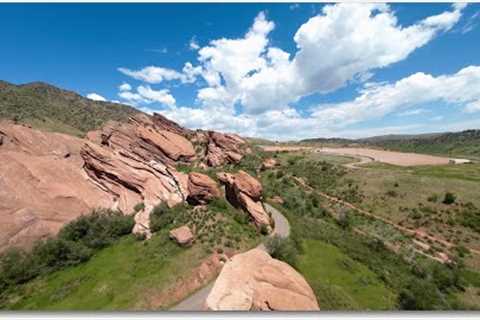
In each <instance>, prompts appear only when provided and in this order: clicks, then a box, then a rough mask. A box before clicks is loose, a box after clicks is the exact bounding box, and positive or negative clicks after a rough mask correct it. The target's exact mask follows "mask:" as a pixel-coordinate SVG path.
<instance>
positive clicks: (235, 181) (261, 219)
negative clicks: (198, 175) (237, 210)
mask: <svg viewBox="0 0 480 320" xmlns="http://www.w3.org/2000/svg"><path fill="white" fill-rule="evenodd" d="M217 177H218V179H219V180H220V182H222V183H223V184H224V185H225V194H226V197H227V200H228V201H229V202H230V203H231V204H232V205H233V206H235V207H241V208H242V209H243V210H245V211H247V212H248V213H249V214H250V216H251V217H252V219H253V221H254V222H255V224H256V225H257V226H259V227H261V226H267V228H269V229H270V227H271V219H270V216H269V215H268V214H267V212H266V211H265V209H264V208H263V205H262V202H261V201H260V200H261V197H262V185H261V184H260V182H259V181H258V180H257V179H255V178H254V177H252V176H250V175H249V174H248V173H246V172H245V171H239V172H237V173H235V174H231V173H224V172H222V173H219V174H218V175H217Z"/></svg>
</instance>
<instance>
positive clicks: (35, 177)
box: [0, 122, 114, 251]
mask: <svg viewBox="0 0 480 320" xmlns="http://www.w3.org/2000/svg"><path fill="white" fill-rule="evenodd" d="M0 137H2V141H3V143H2V144H1V145H0V251H3V250H4V249H6V248H7V247H8V246H19V247H29V246H30V245H31V244H32V243H33V242H34V241H35V240H37V239H40V238H42V237H45V236H47V235H51V234H55V233H57V232H58V230H59V229H60V228H61V227H62V226H63V225H64V224H65V223H66V222H69V221H71V220H73V219H75V218H76V217H78V216H79V215H81V214H82V213H86V212H89V211H90V210H91V209H93V208H96V207H105V208H111V207H112V206H113V205H114V199H113V197H112V195H111V194H110V193H108V192H105V191H103V190H101V189H99V188H98V187H97V186H96V185H95V184H94V183H92V181H91V180H90V179H89V177H88V176H87V174H86V173H85V171H84V170H83V168H82V167H83V159H82V157H81V156H80V150H81V148H82V145H83V144H84V141H83V140H82V139H79V138H75V137H72V136H68V135H64V134H59V133H51V132H43V131H39V130H34V129H31V128H28V127H25V126H22V125H16V124H13V123H9V122H1V123H0Z"/></svg>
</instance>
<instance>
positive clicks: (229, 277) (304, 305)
mask: <svg viewBox="0 0 480 320" xmlns="http://www.w3.org/2000/svg"><path fill="white" fill-rule="evenodd" d="M205 304H206V308H207V309H208V310H214V311H318V310H320V308H319V306H318V303H317V299H316V298H315V294H314V293H313V290H312V288H311V287H310V286H309V285H308V283H307V282H306V281H305V279H304V278H303V277H302V276H301V275H300V274H299V273H298V272H297V271H295V269H293V268H292V267H291V266H289V265H288V264H287V263H285V262H282V261H279V260H276V259H273V258H271V257H270V255H269V254H268V253H266V252H264V251H262V250H260V249H252V250H250V251H247V252H245V253H241V254H237V255H235V256H233V258H232V259H230V260H229V261H227V263H226V264H225V265H224V267H223V269H222V271H221V273H220V275H219V276H218V278H217V280H216V281H215V284H214V286H213V288H212V290H211V291H210V293H209V295H208V297H207V299H206V303H205Z"/></svg>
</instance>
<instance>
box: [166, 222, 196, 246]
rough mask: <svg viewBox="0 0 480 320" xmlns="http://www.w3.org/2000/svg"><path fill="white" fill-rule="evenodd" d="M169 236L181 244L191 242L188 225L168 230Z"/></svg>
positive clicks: (190, 232)
mask: <svg viewBox="0 0 480 320" xmlns="http://www.w3.org/2000/svg"><path fill="white" fill-rule="evenodd" d="M169 235H170V238H171V239H173V240H175V241H176V242H177V243H178V244H179V245H181V246H189V245H191V244H192V242H193V233H192V231H191V230H190V228H189V227H188V226H181V227H179V228H176V229H172V230H170V234H169Z"/></svg>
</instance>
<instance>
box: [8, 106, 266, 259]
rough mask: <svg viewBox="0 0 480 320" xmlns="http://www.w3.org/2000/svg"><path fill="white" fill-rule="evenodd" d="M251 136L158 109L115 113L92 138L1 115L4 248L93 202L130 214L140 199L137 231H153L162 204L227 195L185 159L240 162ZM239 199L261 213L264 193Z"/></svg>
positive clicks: (52, 229)
mask: <svg viewBox="0 0 480 320" xmlns="http://www.w3.org/2000/svg"><path fill="white" fill-rule="evenodd" d="M192 142H193V143H192ZM244 144H245V141H243V140H242V139H241V138H240V137H238V136H235V135H229V134H222V133H217V132H207V131H201V130H197V131H191V130H188V129H185V128H182V127H181V126H179V125H178V124H176V123H175V122H173V121H170V120H168V119H166V118H165V117H163V116H161V115H158V114H155V115H154V116H149V115H147V114H143V113H138V114H136V115H134V116H132V117H130V118H129V120H128V121H127V122H116V121H109V122H107V123H106V124H105V125H104V126H103V128H102V129H100V130H95V131H91V132H88V133H87V135H86V137H85V139H80V138H76V137H71V136H68V135H64V134H58V133H52V132H42V131H39V130H34V129H32V128H30V127H27V126H22V125H16V124H14V123H12V122H5V121H4V122H1V123H0V251H2V250H3V249H4V248H5V247H7V246H10V245H18V246H22V247H28V245H29V244H31V243H33V241H34V240H36V239H39V238H42V237H45V236H47V235H52V234H55V233H56V232H58V230H59V229H60V228H61V227H62V226H63V225H64V224H65V223H67V222H69V221H71V220H73V219H75V218H76V217H77V216H79V215H81V214H86V213H88V212H90V211H91V210H92V209H94V208H97V207H104V208H111V209H115V210H116V209H118V210H121V211H122V212H124V213H125V214H130V213H132V212H133V211H134V210H133V208H134V206H135V205H137V204H138V203H143V204H144V206H145V209H143V210H142V211H140V212H137V213H136V216H135V221H136V224H135V227H134V232H135V233H142V234H145V235H146V236H147V238H148V237H149V236H150V231H149V224H150V217H149V213H150V210H151V208H153V207H154V206H155V205H158V204H159V203H166V204H167V205H169V206H174V205H176V204H178V203H180V202H183V201H187V200H188V201H189V202H190V203H192V204H195V205H203V204H206V203H207V202H208V201H210V200H212V199H213V198H215V197H219V196H220V190H219V189H218V186H217V184H216V183H215V181H213V180H212V179H210V178H209V177H208V176H206V175H203V174H197V173H190V174H186V173H182V172H179V171H177V170H176V167H177V166H178V165H180V164H181V165H188V166H192V167H202V166H206V165H207V164H210V165H222V164H225V163H235V162H238V161H240V159H241V158H242V157H243V154H244V151H243V148H244ZM209 148H211V149H209ZM208 150H211V151H208ZM212 150H214V151H212ZM208 159H210V160H211V161H209V160H208ZM242 192H244V193H245V192H246V191H242ZM245 194H247V195H248V192H246V193H245ZM249 197H250V198H251V197H252V196H251V195H249ZM238 199H239V203H240V204H241V205H242V206H244V207H245V208H250V209H249V210H250V211H251V212H257V213H256V214H255V215H256V216H258V217H260V216H261V211H262V210H261V207H258V206H257V207H258V208H255V201H257V200H254V203H253V204H252V203H251V201H249V199H242V198H241V197H239V198H238ZM255 199H256V198H255ZM259 212H260V213H259ZM256 220H259V221H260V219H259V218H256Z"/></svg>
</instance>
